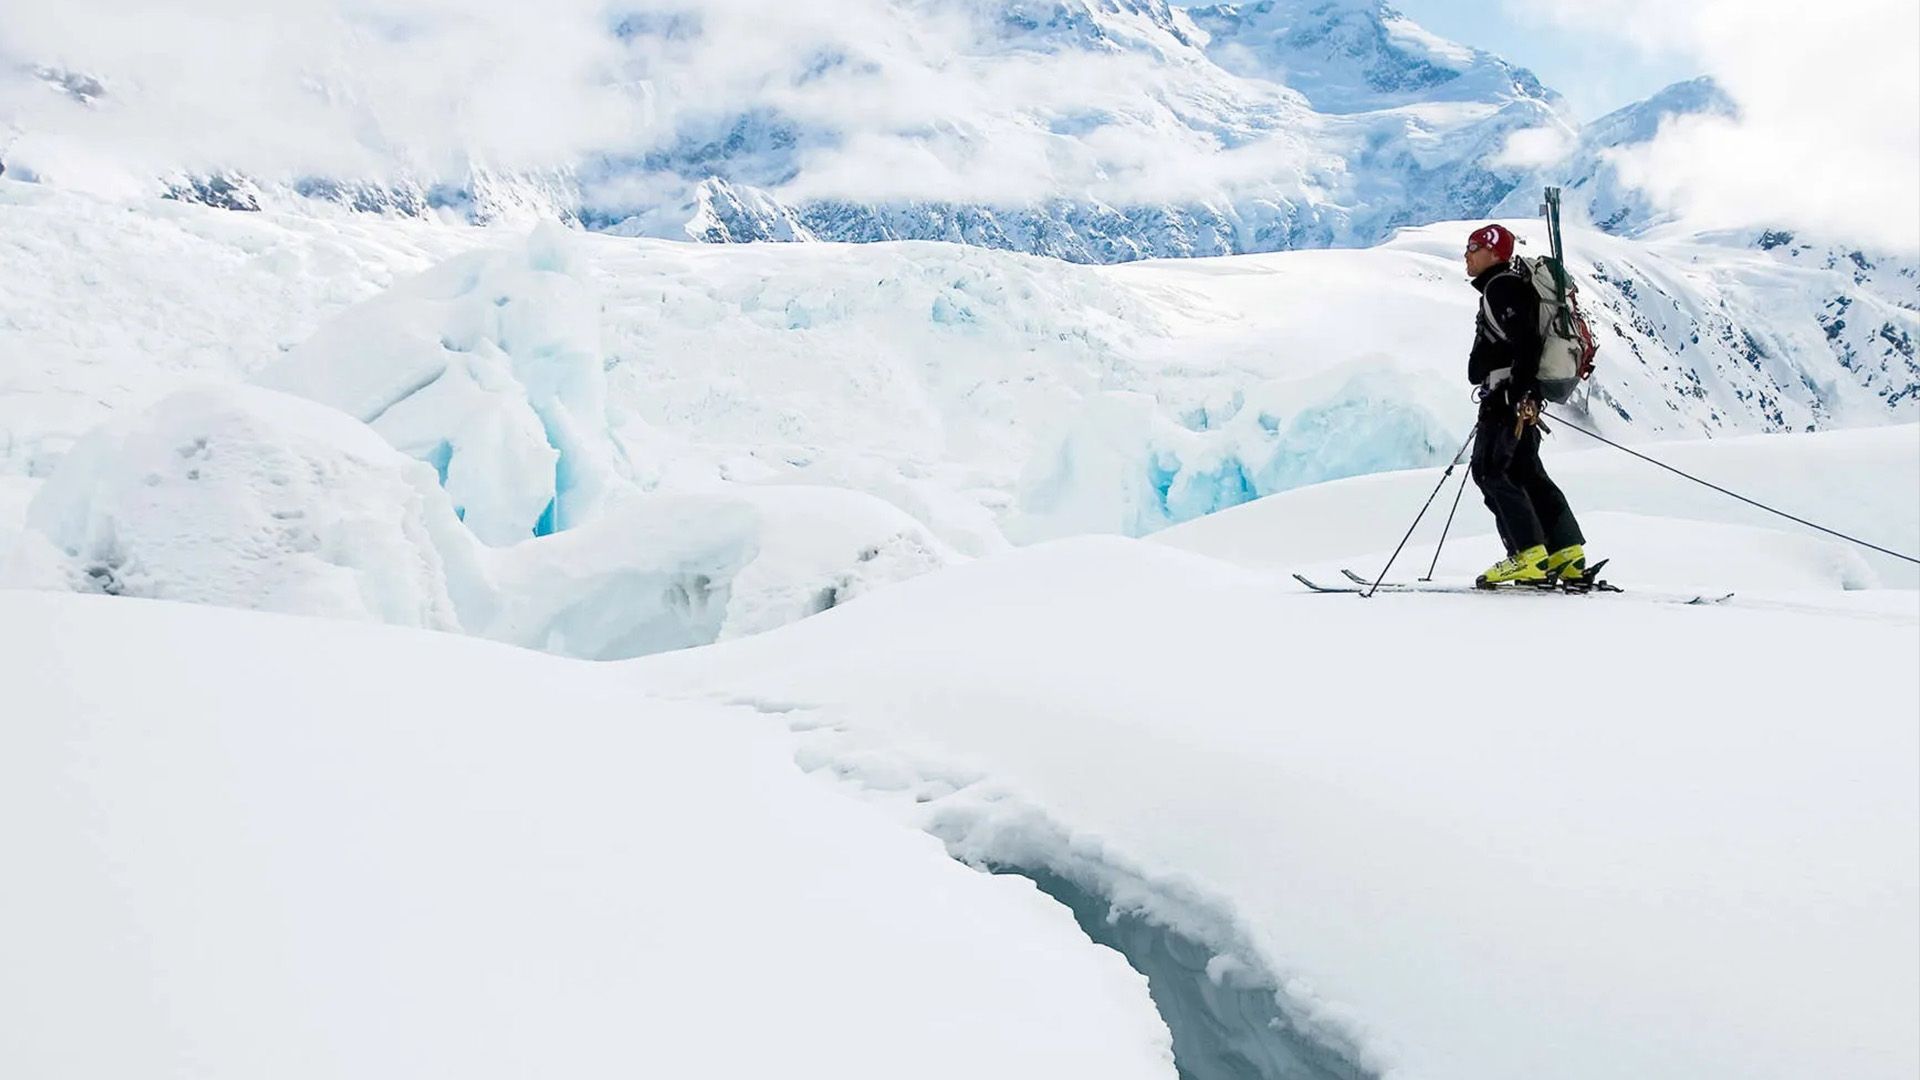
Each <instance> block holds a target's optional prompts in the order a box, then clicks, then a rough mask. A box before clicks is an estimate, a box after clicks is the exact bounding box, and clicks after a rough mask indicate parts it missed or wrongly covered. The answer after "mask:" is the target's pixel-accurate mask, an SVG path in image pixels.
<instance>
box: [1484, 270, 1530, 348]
mask: <svg viewBox="0 0 1920 1080" xmlns="http://www.w3.org/2000/svg"><path fill="white" fill-rule="evenodd" d="M1525 266H1526V264H1525V263H1523V262H1521V261H1520V260H1519V259H1512V260H1509V261H1508V263H1507V268H1506V269H1505V270H1502V271H1500V272H1499V273H1497V274H1495V275H1493V276H1492V277H1490V278H1488V279H1487V287H1486V288H1484V289H1481V290H1480V317H1481V318H1483V319H1485V320H1486V321H1487V329H1489V330H1491V331H1493V336H1494V337H1496V338H1499V339H1500V340H1501V341H1506V340H1507V332H1506V331H1505V330H1502V329H1500V320H1498V319H1496V318H1494V317H1493V304H1492V303H1491V302H1490V301H1488V299H1487V294H1488V293H1490V292H1492V291H1493V283H1494V282H1496V281H1499V280H1500V279H1501V278H1503V277H1507V276H1508V275H1512V276H1513V277H1517V278H1520V279H1521V280H1523V281H1524V280H1526V278H1527V271H1526V270H1525V269H1523V268H1524V267H1525Z"/></svg>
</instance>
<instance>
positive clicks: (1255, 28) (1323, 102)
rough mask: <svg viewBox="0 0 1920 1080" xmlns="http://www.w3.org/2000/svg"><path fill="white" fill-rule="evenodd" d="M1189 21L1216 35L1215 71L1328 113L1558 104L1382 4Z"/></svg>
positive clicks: (1528, 81)
mask: <svg viewBox="0 0 1920 1080" xmlns="http://www.w3.org/2000/svg"><path fill="white" fill-rule="evenodd" d="M1187 14H1188V15H1190V16H1191V17H1192V18H1193V21H1194V22H1195V24H1197V25H1198V26H1199V27H1200V28H1201V29H1203V30H1205V31H1206V32H1207V34H1208V35H1209V42H1208V44H1207V53H1208V55H1209V56H1211V57H1212V58H1213V59H1214V61H1215V62H1216V63H1218V64H1220V65H1221V66H1222V67H1224V68H1227V69H1228V70H1230V71H1234V72H1236V73H1238V74H1242V75H1249V76H1255V77H1259V78H1264V79H1271V80H1273V81H1275V82H1281V83H1285V84H1286V85H1288V86H1290V87H1292V88H1293V89H1295V90H1298V91H1300V92H1301V93H1302V94H1304V95H1305V96H1306V98H1307V100H1308V101H1309V102H1310V103H1312V105H1313V107H1314V108H1315V109H1317V110H1319V111H1321V112H1327V113H1356V112H1370V111H1374V110H1377V109H1386V108H1395V107H1398V106H1402V105H1409V104H1414V103H1418V102H1431V101H1477V102H1487V103H1500V102H1505V101H1509V100H1512V99H1513V98H1516V97H1525V98H1533V99H1536V100H1539V101H1541V102H1548V103H1550V102H1552V101H1555V100H1557V95H1555V94H1554V93H1553V92H1552V91H1550V90H1548V89H1547V88H1546V87H1544V86H1542V85H1541V84H1540V81H1539V80H1538V79H1537V78H1535V77H1534V75H1533V73H1532V72H1530V71H1528V70H1526V69H1525V68H1520V67H1515V66H1514V65H1512V64H1509V63H1507V62H1506V61H1505V60H1502V59H1500V58H1499V57H1497V56H1495V55H1493V54H1492V53H1489V52H1485V51H1484V50H1481V49H1475V48H1471V47H1469V46H1466V45H1461V44H1459V43H1458V42H1454V41H1450V40H1448V39H1446V38H1444V37H1441V36H1440V35H1438V34H1435V33H1433V32H1431V31H1429V30H1427V29H1426V28H1425V27H1423V26H1421V25H1420V24H1418V23H1416V22H1414V21H1413V20H1411V19H1409V18H1407V17H1406V16H1405V15H1403V14H1401V13H1400V11H1399V10H1398V9H1396V8H1394V7H1393V6H1392V5H1390V4H1386V3H1383V2H1381V0H1254V2H1253V3H1239V4H1234V3H1228V4H1212V5H1208V6H1204V7H1192V8H1189V9H1187Z"/></svg>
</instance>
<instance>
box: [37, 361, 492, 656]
mask: <svg viewBox="0 0 1920 1080" xmlns="http://www.w3.org/2000/svg"><path fill="white" fill-rule="evenodd" d="M476 547H477V545H475V544H474V542H473V540H472V537H471V536H470V535H469V534H468V533H467V532H466V530H464V529H462V528H461V527H460V524H459V522H458V521H456V520H455V519H454V516H453V514H452V513H451V512H450V510H449V509H448V507H447V504H446V501H445V498H444V496H443V495H442V494H441V492H440V489H439V486H438V485H437V484H436V483H435V481H434V476H433V472H432V470H430V469H428V468H427V467H426V466H424V465H422V464H420V463H418V462H416V461H412V460H410V459H408V458H407V457H405V456H404V455H402V454H400V453H398V452H396V451H395V450H393V449H392V448H391V447H389V446H388V445H387V444H386V443H384V442H382V441H381V440H380V438H379V437H378V436H377V435H375V434H374V433H373V432H371V431H369V430H367V428H366V427H365V426H363V425H361V424H359V423H358V422H356V421H354V420H353V419H351V418H350V417H346V416H342V415H340V414H339V413H337V412H334V411H333V410H331V409H327V408H325V407H323V406H320V405H316V404H314V403H312V402H309V401H304V400H301V399H299V398H295V397H291V396H288V395H284V394H278V393H274V392H271V391H267V390H261V389H256V388H251V387H244V386H227V387H207V388H203V389H199V390H183V391H180V392H178V393H176V394H174V395H172V396H171V397H168V398H166V399H165V400H163V401H161V402H160V403H158V404H157V405H155V406H154V407H153V408H152V409H151V410H148V411H146V412H141V413H133V414H129V415H126V416H123V417H121V418H119V419H117V420H115V421H113V422H111V423H109V424H107V425H105V426H103V427H102V428H100V429H99V430H97V431H95V432H93V433H92V434H90V435H88V436H87V437H86V438H85V439H83V440H81V442H80V443H79V444H78V445H77V446H75V447H74V448H73V450H72V451H71V452H70V453H68V454H67V455H66V456H65V458H64V459H63V460H62V461H61V464H60V467H59V469H58V470H57V471H56V472H55V473H54V474H53V476H51V477H50V478H48V479H47V480H46V482H45V483H44V484H42V485H41V486H40V488H39V490H38V492H37V493H36V494H35V496H34V499H33V502H32V503H31V504H30V505H29V507H28V510H27V515H26V521H25V528H24V529H23V531H22V533H21V535H20V536H19V537H18V538H17V540H16V542H15V544H14V545H13V550H12V552H11V554H10V555H8V554H7V553H5V552H0V559H3V563H0V582H4V583H5V584H9V585H13V586H16V587H20V586H26V587H38V588H51V589H61V590H72V591H78V592H92V593H105V594H109V595H114V596H134V597H148V598H153V599H162V600H182V601H190V602H194V603H203V604H217V605H221V606H225V607H239V608H254V609H259V610H264V611H277V612H285V613H290V614H306V615H324V616H330V617H334V618H345V619H359V620H369V621H377V622H386V623H393V624H396V625H400V626H416V627H426V628H431V629H438V630H461V629H465V628H468V627H469V626H470V625H471V624H472V621H473V620H474V619H476V618H477V617H480V616H482V615H484V614H485V610H486V606H487V602H488V601H487V594H488V591H489V590H488V586H487V585H486V583H485V578H484V571H483V570H482V568H481V566H480V562H479V554H478V552H477V550H475V549H476Z"/></svg>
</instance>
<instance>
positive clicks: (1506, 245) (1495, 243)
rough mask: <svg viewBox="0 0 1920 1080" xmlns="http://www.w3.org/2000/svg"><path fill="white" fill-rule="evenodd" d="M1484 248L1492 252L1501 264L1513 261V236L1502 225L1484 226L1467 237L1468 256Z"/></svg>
mask: <svg viewBox="0 0 1920 1080" xmlns="http://www.w3.org/2000/svg"><path fill="white" fill-rule="evenodd" d="M1482 248H1486V249H1488V250H1490V251H1492V252H1493V253H1494V254H1495V255H1498V256H1499V257H1500V261H1501V262H1511V261H1512V260H1513V234H1512V233H1510V232H1508V231H1507V230H1506V229H1505V227H1503V226H1500V225H1483V226H1481V227H1480V228H1478V229H1475V230H1474V231H1473V235H1471V236H1469V237H1467V254H1469V255H1471V254H1473V253H1474V252H1476V251H1479V250H1480V249H1482Z"/></svg>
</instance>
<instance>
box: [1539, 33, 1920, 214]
mask: <svg viewBox="0 0 1920 1080" xmlns="http://www.w3.org/2000/svg"><path fill="white" fill-rule="evenodd" d="M1509 6H1510V7H1511V8H1512V9H1513V11H1514V12H1515V14H1516V16H1520V17H1529V18H1535V19H1539V18H1551V19H1553V20H1555V21H1558V22H1561V23H1563V24H1566V25H1569V26H1572V27H1576V28H1580V29H1583V30H1585V31H1587V32H1590V33H1596V34H1606V35H1609V36H1613V37H1617V38H1620V39H1623V40H1625V41H1628V42H1630V43H1632V44H1633V45H1636V46H1638V47H1639V48H1641V49H1644V50H1647V51H1648V52H1649V53H1655V54H1659V53H1680V54H1684V55H1687V56H1691V57H1693V58H1694V59H1696V60H1697V61H1698V63H1699V65H1700V66H1701V67H1702V68H1703V69H1704V70H1705V71H1706V72H1707V73H1708V74H1711V75H1712V76H1713V77H1714V78H1715V80H1716V81H1718V82H1719V83H1720V85H1721V86H1722V87H1723V88H1724V89H1725V90H1726V91H1727V93H1728V95H1729V96H1731V97H1732V98H1733V99H1734V101H1735V102H1736V103H1737V104H1738V105H1739V108H1740V116H1739V117H1738V118H1737V119H1735V118H1727V117H1698V116H1696V117H1680V118H1676V119H1674V120H1671V121H1669V122H1668V123H1667V124H1665V125H1663V126H1662V128H1661V130H1660V133H1659V134H1658V136H1656V138H1655V139H1654V140H1653V141H1652V142H1650V143H1647V144H1644V145H1642V146H1639V147H1635V148H1631V149H1629V150H1627V151H1625V152H1623V153H1620V154H1618V155H1616V156H1615V158H1614V163H1615V165H1616V166H1617V168H1618V169H1619V172H1620V176H1621V178H1622V179H1623V180H1624V181H1626V182H1627V183H1629V184H1632V185H1634V186H1636V187H1639V188H1641V189H1643V190H1644V191H1646V192H1647V194H1648V195H1649V196H1650V197H1652V198H1653V199H1655V200H1657V201H1659V202H1661V203H1662V204H1664V205H1666V206H1668V207H1670V208H1672V209H1673V210H1675V211H1676V212H1677V213H1678V214H1679V215H1680V216H1681V220H1682V222H1683V223H1684V224H1685V225H1687V226H1689V227H1693V228H1702V229H1710V228H1735V227H1754V226H1760V225H1768V226H1781V225H1784V226H1790V227H1795V228H1802V229H1807V230H1811V231H1813V232H1815V233H1816V234H1818V235H1822V236H1826V237H1831V238H1833V239H1835V240H1841V241H1845V242H1849V243H1856V244H1861V245H1864V246H1869V247H1873V248H1878V249H1882V250H1886V249H1897V250H1902V251H1920V4H1915V3H1914V2H1913V0H1821V2H1819V3H1807V2H1805V0H1686V2H1684V3H1672V2H1669V0H1582V2H1581V3H1579V4H1568V5H1551V6H1547V5H1539V4H1534V3H1525V2H1519V0H1509Z"/></svg>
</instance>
